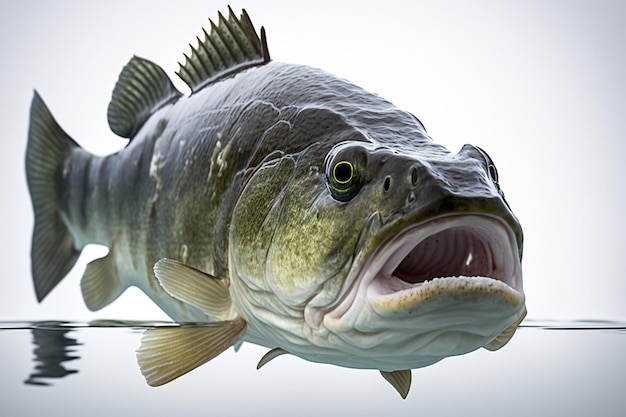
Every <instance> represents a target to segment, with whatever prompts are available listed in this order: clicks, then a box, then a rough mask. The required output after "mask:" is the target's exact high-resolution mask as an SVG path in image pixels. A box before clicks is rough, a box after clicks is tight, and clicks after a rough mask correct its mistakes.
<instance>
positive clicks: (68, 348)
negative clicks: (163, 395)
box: [0, 320, 626, 386]
mask: <svg viewBox="0 0 626 417" xmlns="http://www.w3.org/2000/svg"><path fill="white" fill-rule="evenodd" d="M171 326H174V327H177V326H178V325H177V324H176V323H171V322H155V321H152V322H139V321H118V320H98V321H92V322H90V323H68V322H50V321H47V322H35V323H24V322H20V323H18V322H0V330H24V329H29V330H30V331H31V334H32V343H33V353H34V358H33V362H34V364H33V365H34V370H33V372H32V373H31V374H30V376H29V377H28V378H27V379H26V380H25V381H24V384H27V385H39V386H50V385H52V384H51V381H47V380H48V379H53V378H57V379H58V378H63V377H66V376H68V375H72V374H76V373H78V372H79V371H78V369H71V368H69V367H68V366H67V363H66V362H70V361H75V360H78V359H80V356H79V355H78V353H77V348H76V346H82V345H83V343H81V342H79V341H78V339H76V338H73V337H70V336H75V335H76V334H77V333H79V332H80V331H81V330H85V329H89V328H91V329H94V328H103V329H106V328H109V329H110V328H124V329H131V330H133V331H143V330H146V329H149V328H154V327H171ZM524 328H526V329H536V330H552V331H555V330H556V331H559V330H561V331H565V333H571V332H572V331H574V332H580V331H586V332H587V333H588V334H591V333H595V334H597V332H602V333H607V332H608V333H620V334H626V323H625V322H611V321H574V322H558V321H538V320H525V321H524V322H523V323H522V325H521V326H520V329H524ZM132 348H133V349H134V348H136V346H134V347H132ZM137 372H138V371H137Z"/></svg>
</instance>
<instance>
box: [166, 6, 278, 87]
mask: <svg viewBox="0 0 626 417" xmlns="http://www.w3.org/2000/svg"><path fill="white" fill-rule="evenodd" d="M209 21H210V22H211V33H210V34H209V33H207V32H206V30H204V29H203V32H204V40H200V38H197V40H198V46H196V47H194V46H193V45H191V44H190V45H189V46H190V47H191V56H188V55H187V54H185V63H184V64H180V63H179V65H180V70H179V71H178V72H177V74H178V76H179V77H180V78H182V80H183V81H184V82H185V83H186V84H187V85H188V86H189V87H190V88H191V92H192V93H195V92H196V91H198V90H200V89H202V87H204V86H205V85H207V84H210V83H212V82H214V81H216V80H218V79H220V78H223V77H226V76H228V75H232V74H235V73H237V72H239V71H241V70H243V69H246V68H248V67H252V66H256V65H262V64H265V63H266V62H269V60H270V53H269V50H268V49H267V40H266V38H265V29H264V28H261V38H260V39H259V36H258V35H257V33H256V30H255V29H254V26H253V25H252V21H250V17H249V16H248V13H247V12H246V11H245V9H244V10H242V13H241V17H240V18H239V19H238V18H237V16H235V13H234V12H233V9H231V8H230V6H229V7H228V19H226V18H225V17H224V16H223V15H222V14H221V13H219V20H218V24H217V25H216V24H215V23H213V21H212V20H210V19H209Z"/></svg>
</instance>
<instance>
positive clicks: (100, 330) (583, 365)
mask: <svg viewBox="0 0 626 417" xmlns="http://www.w3.org/2000/svg"><path fill="white" fill-rule="evenodd" d="M155 325H157V326H158V325H168V324H167V323H157V322H121V321H100V322H92V323H89V324H87V323H72V322H0V355H1V358H0V375H1V378H2V402H1V404H0V415H2V416H7V417H9V416H35V415H47V416H51V415H89V416H111V415H119V416H122V415H146V416H161V415H163V416H165V415H172V413H176V415H185V416H195V415H197V416H206V415H219V416H227V415H233V416H234V415H236V416H242V415H254V416H270V415H271V416H276V415H298V417H301V416H320V415H342V414H343V415H348V414H349V415H358V416H383V415H393V416H394V417H395V416H449V415H461V414H462V415H481V416H508V415H510V416H561V415H563V416H589V415H593V416H595V417H598V416H623V415H624V412H625V410H626V396H624V394H623V383H624V378H625V377H626V360H625V359H624V354H625V353H626V323H620V322H594V321H580V322H536V321H525V322H524V324H523V325H522V326H521V328H520V329H519V331H518V333H517V334H516V335H515V337H514V338H513V339H512V340H511V342H510V343H509V344H508V345H507V346H505V347H504V348H502V349H501V350H499V351H497V352H488V351H485V350H478V351H476V352H472V353H470V354H467V355H464V356H460V357H453V358H447V359H444V360H443V361H441V362H439V363H437V364H435V365H432V366H430V367H426V368H422V369H416V370H414V371H413V386H412V389H411V392H410V394H409V396H408V398H407V399H406V400H404V401H403V400H402V399H401V398H400V397H399V396H398V394H397V393H396V392H395V391H394V390H393V389H392V388H391V387H390V386H388V385H387V383H386V382H385V381H384V380H383V379H382V378H381V377H380V376H379V374H378V372H375V371H365V370H353V369H344V368H339V367H336V366H330V365H320V364H313V363H309V362H306V361H304V360H301V359H298V358H295V357H290V356H282V357H280V358H278V359H276V360H275V361H273V362H272V363H271V364H269V365H267V366H266V367H264V368H263V369H262V370H260V371H256V370H255V366H256V363H257V361H258V360H259V359H260V357H261V356H262V355H263V354H264V353H265V349H263V348H260V347H258V346H254V345H251V344H244V345H243V347H242V348H241V349H240V350H239V352H234V350H233V349H230V350H228V351H227V352H225V353H224V354H222V355H220V356H219V357H218V358H216V359H215V360H213V361H212V362H210V363H208V364H206V365H204V366H202V367H201V368H198V369H197V370H195V371H193V372H191V373H190V374H188V375H185V376H183V377H181V378H179V379H177V380H175V381H173V382H172V383H170V384H167V385H165V386H163V387H159V388H151V387H149V386H148V385H147V384H146V383H145V381H144V379H143V376H142V375H141V373H140V371H139V368H138V366H137V364H136V360H135V350H136V349H137V347H138V346H139V341H140V338H141V334H142V332H143V331H144V330H145V329H146V328H149V327H152V326H155Z"/></svg>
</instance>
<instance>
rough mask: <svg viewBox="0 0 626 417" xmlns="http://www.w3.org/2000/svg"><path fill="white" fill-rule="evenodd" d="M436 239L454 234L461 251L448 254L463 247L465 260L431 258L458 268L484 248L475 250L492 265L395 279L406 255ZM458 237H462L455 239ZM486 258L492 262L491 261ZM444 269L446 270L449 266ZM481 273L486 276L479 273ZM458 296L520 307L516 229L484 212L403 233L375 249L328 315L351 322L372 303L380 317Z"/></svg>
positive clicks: (456, 216)
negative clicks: (445, 260) (349, 287)
mask: <svg viewBox="0 0 626 417" xmlns="http://www.w3.org/2000/svg"><path fill="white" fill-rule="evenodd" d="M438 234H442V236H444V237H446V234H451V236H447V237H449V238H453V239H452V240H453V243H452V244H451V245H452V246H454V245H455V244H456V245H457V247H450V246H448V249H459V247H460V248H461V249H464V251H463V250H462V251H461V253H462V254H461V255H458V254H452V255H451V254H450V253H448V254H447V255H446V253H443V252H439V251H437V250H431V252H427V254H430V255H431V256H435V255H439V256H443V257H445V256H448V258H447V260H448V261H449V262H448V263H450V262H455V263H459V261H462V260H463V259H466V258H467V251H468V249H472V248H474V247H475V246H477V245H478V246H480V245H483V248H482V249H480V248H477V249H478V250H479V251H480V250H482V252H483V253H482V256H483V257H485V260H490V261H491V263H492V265H491V266H487V267H486V268H485V269H484V270H481V269H480V268H479V267H478V266H476V267H470V268H467V271H466V272H469V273H468V274H464V273H463V270H462V266H463V265H462V263H461V264H459V265H457V266H459V267H460V269H459V270H458V271H456V272H455V269H454V268H451V269H449V270H444V272H446V274H437V273H433V274H432V276H429V277H428V278H426V279H422V278H423V276H419V277H418V276H417V275H416V276H415V277H414V278H415V281H416V282H410V281H412V280H413V278H409V279H408V280H407V279H406V277H403V278H404V279H403V278H401V277H399V276H397V275H399V274H395V273H396V271H397V270H398V268H399V267H400V265H401V263H402V262H403V261H405V259H407V256H409V255H410V254H411V255H418V254H419V252H420V250H421V249H420V245H421V244H422V243H425V242H426V241H428V239H430V238H433V237H434V236H436V235H438ZM454 234H457V235H458V236H456V238H454V236H453V235H454ZM463 240H465V243H463ZM455 242H456V243H455ZM451 252H454V251H451ZM463 252H464V253H463ZM488 256H491V258H490V259H488V258H487V257H488ZM419 262H420V261H417V262H415V265H414V266H419ZM425 262H428V261H427V260H425ZM470 264H471V262H470ZM442 265H444V264H442ZM430 266H433V264H431V265H430ZM443 267H444V268H446V265H444V266H443ZM481 271H482V272H484V273H478V272H481ZM438 275H441V276H438ZM424 276H426V275H424ZM459 294H463V295H464V296H466V297H474V298H475V299H476V301H477V302H480V299H481V298H482V299H486V298H490V299H491V301H492V302H495V303H503V304H506V305H507V306H508V307H510V308H512V309H514V310H518V309H521V308H522V306H523V304H524V295H523V285H522V268H521V260H520V258H519V250H518V245H517V239H516V236H515V233H514V231H513V230H512V228H511V227H510V226H509V225H508V224H507V223H506V222H505V221H504V220H503V219H501V218H500V217H498V216H495V215H491V214H485V213H463V214H446V215H442V216H438V217H436V218H433V219H429V220H427V221H424V222H421V223H418V224H414V225H410V226H408V227H406V228H404V229H403V230H401V231H400V232H398V233H396V234H394V235H392V236H390V237H388V238H387V239H386V240H384V241H383V242H382V243H381V244H380V245H379V246H378V247H377V248H376V249H375V251H374V253H373V254H372V255H371V256H369V257H368V259H367V260H366V262H365V263H364V265H363V266H362V267H361V268H360V269H359V270H358V271H357V274H356V277H355V279H354V280H353V281H352V285H351V290H349V291H348V292H347V293H346V294H345V295H344V297H342V299H341V300H340V301H339V302H338V303H337V304H335V306H334V307H332V308H331V309H330V311H328V312H327V313H328V318H330V319H339V318H340V317H343V319H345V320H349V317H348V316H351V313H350V312H354V313H355V314H358V312H357V311H358V310H359V308H357V307H358V306H361V307H362V306H363V304H364V303H368V304H370V306H372V307H374V309H375V310H377V311H378V312H379V313H385V312H390V311H393V312H398V311H405V312H410V311H412V310H415V309H416V308H419V306H420V305H421V304H422V305H423V304H424V303H427V302H430V303H432V302H433V300H434V299H437V298H439V299H448V302H440V303H439V305H440V308H441V306H442V305H444V304H447V305H450V304H452V303H453V298H455V297H458V296H459ZM439 301H441V300H439ZM507 310H508V309H507Z"/></svg>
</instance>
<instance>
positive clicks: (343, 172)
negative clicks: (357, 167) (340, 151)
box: [333, 161, 354, 185]
mask: <svg viewBox="0 0 626 417" xmlns="http://www.w3.org/2000/svg"><path fill="white" fill-rule="evenodd" d="M353 173H354V168H353V167H352V164H351V163H350V162H348V161H341V162H338V163H337V165H335V169H334V170H333V176H334V177H335V181H337V183H339V184H341V185H343V184H347V183H348V182H350V180H351V179H352V175H353Z"/></svg>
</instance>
